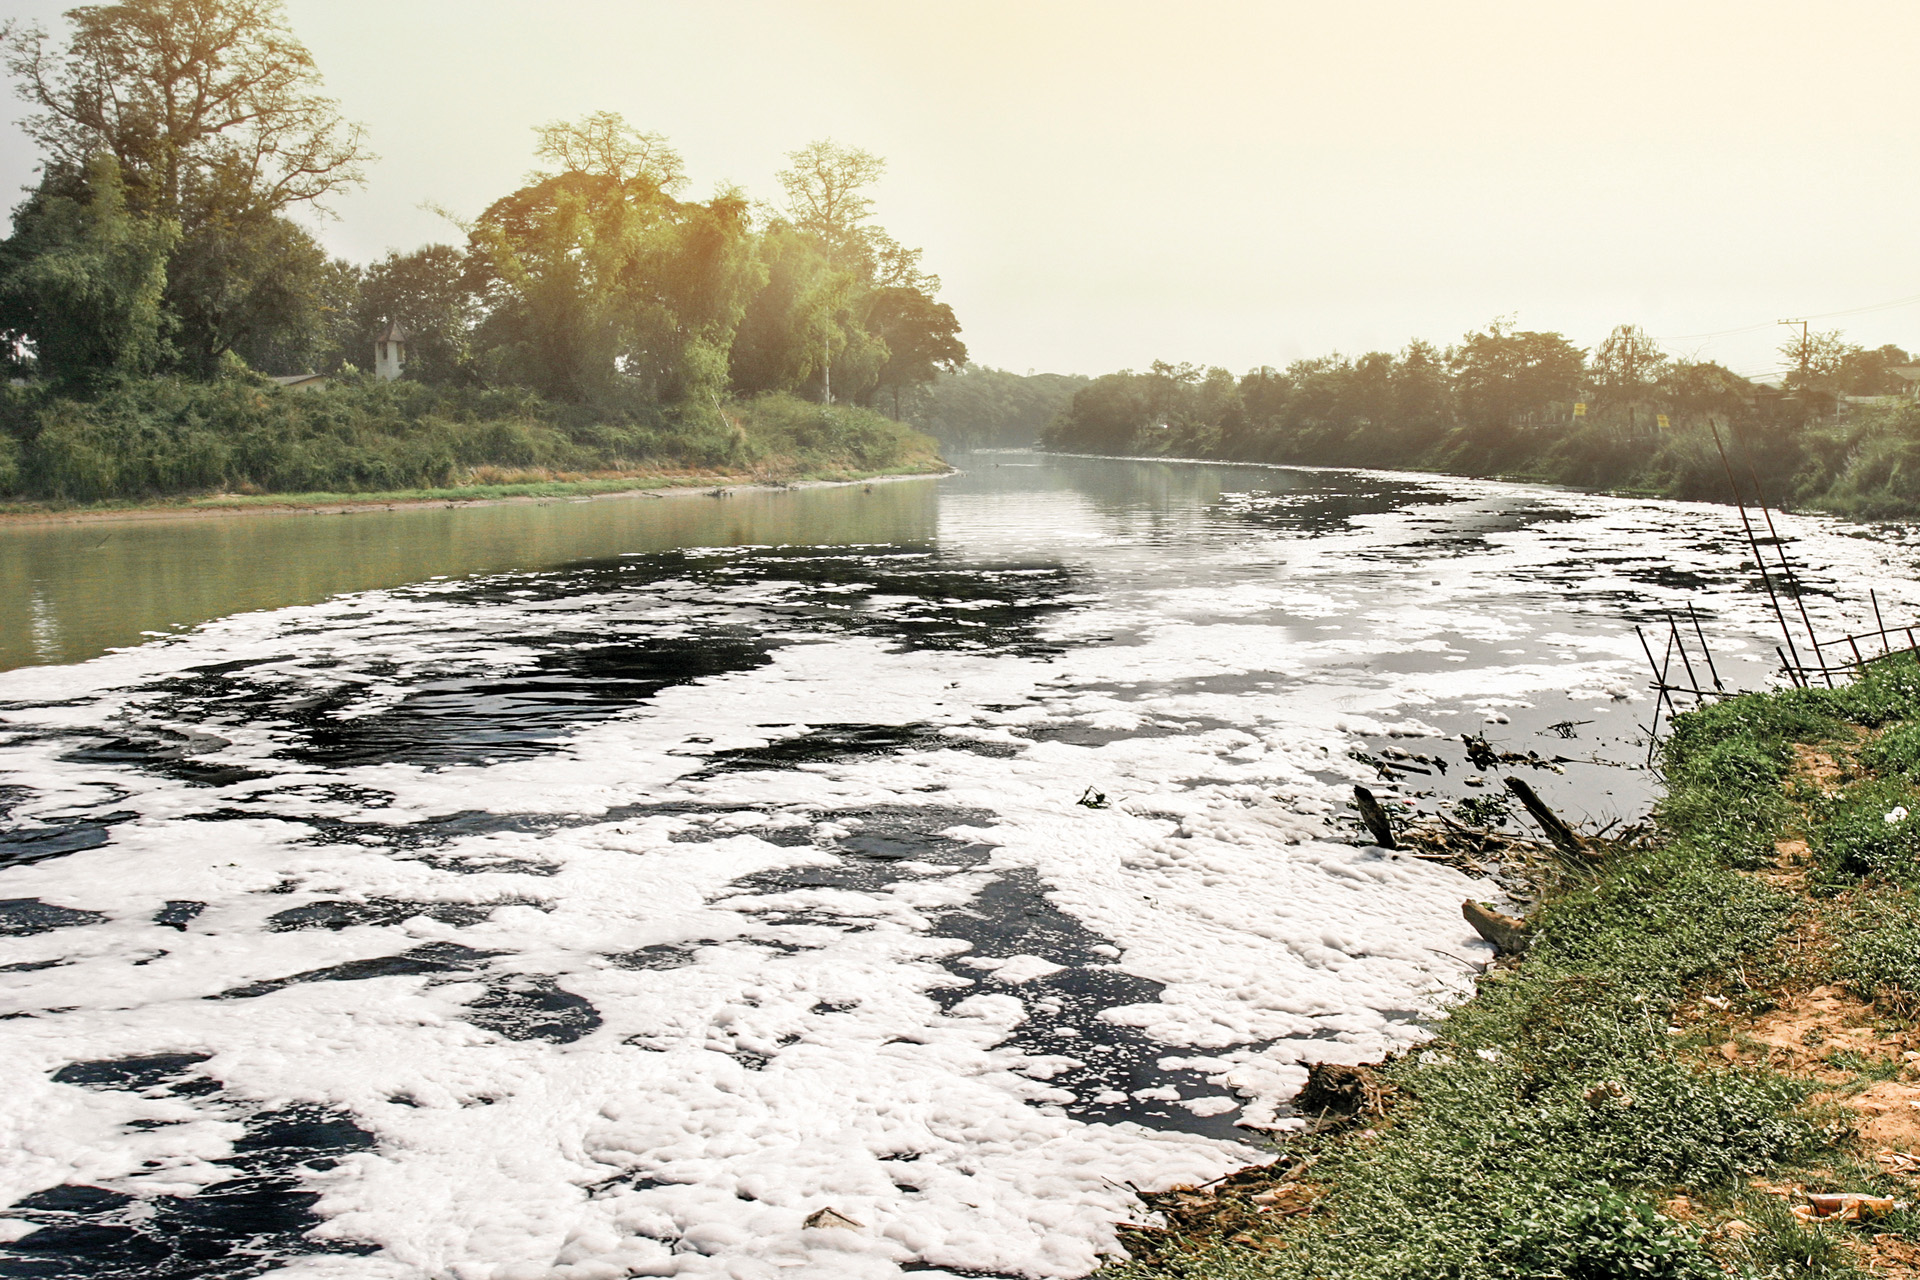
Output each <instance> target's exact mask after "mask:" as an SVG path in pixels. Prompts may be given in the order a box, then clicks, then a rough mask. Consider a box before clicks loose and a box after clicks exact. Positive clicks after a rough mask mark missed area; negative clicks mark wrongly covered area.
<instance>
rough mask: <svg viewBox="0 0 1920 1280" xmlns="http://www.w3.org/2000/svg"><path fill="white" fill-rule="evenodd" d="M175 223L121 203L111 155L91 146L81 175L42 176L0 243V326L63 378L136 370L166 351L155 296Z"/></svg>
mask: <svg viewBox="0 0 1920 1280" xmlns="http://www.w3.org/2000/svg"><path fill="white" fill-rule="evenodd" d="M179 239H180V228H179V225H178V224H177V223H174V222H171V221H166V220H163V219H158V218H152V217H142V216H140V215H138V214H135V213H133V212H131V211H129V210H128V208H127V203H126V198H125V189H124V187H123V185H122V183H121V181H120V171H119V165H118V164H117V163H115V161H114V159H113V157H112V156H109V155H97V156H95V157H94V158H93V160H92V162H91V163H90V164H89V165H88V168H87V173H86V175H85V181H82V182H75V183H71V184H68V189H67V190H65V191H62V190H60V189H59V188H58V187H57V186H55V185H54V184H42V186H41V187H40V189H39V190H37V191H35V192H34V193H33V195H32V196H31V197H29V199H28V200H27V201H26V203H25V204H23V205H21V207H20V208H19V209H18V210H16V211H15V213H14V233H13V235H12V236H11V237H9V238H8V239H7V240H6V241H5V242H3V243H0V332H3V333H4V334H5V335H6V337H7V338H8V339H9V341H10V342H11V343H12V344H13V345H16V346H17V345H18V344H19V343H20V342H21V341H22V340H24V341H26V342H28V343H31V344H32V347H33V350H34V352H35V355H36V357H37V361H38V365H39V370H40V372H41V373H42V374H43V375H45V376H47V377H49V378H51V379H53V380H55V381H60V382H67V383H80V382H89V381H95V380H98V379H100V378H103V377H106V376H109V375H112V374H137V373H144V372H147V371H148V370H151V369H153V368H155V367H156V366H158V365H159V364H160V363H161V362H162V361H163V360H165V359H166V358H167V357H168V356H169V355H170V354H171V350H172V348H171V346H170V344H169V341H168V337H169V331H170V329H171V324H170V322H169V317H168V315H167V313H166V310H165V307H164V306H163V302H162V300H163V297H164V295H165V292H166V285H167V259H168V257H169V255H170V254H171V253H172V252H173V249H174V246H175V244H176V243H178V241H179Z"/></svg>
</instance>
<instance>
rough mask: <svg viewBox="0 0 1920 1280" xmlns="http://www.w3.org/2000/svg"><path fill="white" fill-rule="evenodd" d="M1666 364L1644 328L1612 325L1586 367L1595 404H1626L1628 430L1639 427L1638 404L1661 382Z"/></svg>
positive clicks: (1630, 325)
mask: <svg viewBox="0 0 1920 1280" xmlns="http://www.w3.org/2000/svg"><path fill="white" fill-rule="evenodd" d="M1666 363H1667V357H1666V354H1665V353H1664V352H1662V351H1661V350H1660V347H1659V344H1657V343H1655V342H1654V340H1653V339H1652V338H1650V337H1648V336H1647V331H1646V330H1645V329H1642V328H1641V327H1640V326H1639V325H1637V324H1620V325H1615V326H1614V327H1613V332H1612V333H1610V334H1608V335H1607V338H1606V341H1604V342H1602V343H1601V344H1600V345H1599V346H1598V347H1597V348H1595V349H1594V353H1593V362H1592V364H1591V365H1589V366H1588V373H1589V375H1590V376H1591V377H1592V379H1593V385H1594V391H1595V397H1594V398H1595V400H1596V402H1597V403H1600V404H1616V403H1619V404H1625V405H1626V406H1627V425H1628V427H1629V429H1631V428H1632V427H1634V426H1636V425H1638V424H1637V422H1636V419H1635V411H1636V409H1637V408H1638V404H1637V402H1638V401H1640V400H1641V399H1643V398H1645V396H1646V395H1647V393H1648V392H1649V391H1650V390H1651V389H1652V388H1653V385H1654V383H1656V382H1658V381H1659V380H1660V375H1661V373H1662V372H1663V371H1664V370H1665V368H1666Z"/></svg>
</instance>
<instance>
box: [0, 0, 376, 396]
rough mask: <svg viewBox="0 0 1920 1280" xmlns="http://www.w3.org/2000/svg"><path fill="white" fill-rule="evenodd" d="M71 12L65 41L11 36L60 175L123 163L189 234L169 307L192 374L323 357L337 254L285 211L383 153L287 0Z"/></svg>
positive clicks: (164, 217) (343, 183) (164, 3)
mask: <svg viewBox="0 0 1920 1280" xmlns="http://www.w3.org/2000/svg"><path fill="white" fill-rule="evenodd" d="M66 18H67V21H68V23H69V24H70V26H71V32H70V35H69V37H68V39H67V41H66V43H65V45H64V46H60V47H55V46H54V45H53V44H52V43H51V41H50V39H49V37H48V35H47V33H46V32H45V31H43V30H41V29H40V28H38V27H31V26H22V25H20V24H17V23H10V24H8V25H7V26H6V28H5V29H4V36H5V44H6V48H7V54H6V66H7V69H8V70H9V71H10V72H11V73H12V75H13V77H14V81H15V85H16V88H17V90H18V92H19V94H20V96H21V97H22V98H24V99H25V100H26V101H27V103H28V104H29V105H30V106H31V107H32V108H33V112H32V114H30V115H29V116H28V117H27V118H26V120H25V121H24V122H23V128H24V129H25V130H26V132H27V134H28V136H29V137H31V138H32V139H33V140H34V141H36V142H37V143H39V144H40V146H41V148H42V149H43V151H44V153H45V157H46V163H45V170H46V174H47V181H48V182H49V183H50V184H52V185H53V186H54V187H55V188H56V189H57V188H59V187H60V186H62V185H64V184H68V183H72V182H75V181H84V180H85V176H86V175H87V174H90V173H91V172H92V169H91V168H90V165H91V162H92V158H93V157H94V156H96V155H100V154H106V155H110V156H112V157H113V158H114V160H115V161H116V163H117V166H118V172H119V175H120V179H121V182H122V184H123V188H124V192H125V202H126V205H127V207H128V209H129V210H130V211H131V212H133V213H135V214H137V215H140V216H144V217H148V218H152V219H155V220H157V221H159V222H161V223H173V224H176V225H178V227H179V228H180V238H179V241H178V243H177V244H176V246H175V248H174V250H173V253H172V256H171V258H170V260H169V262H168V267H167V291H166V305H167V307H168V309H169V311H170V312H171V313H172V316H173V318H174V320H175V322H176V335H175V343H176V346H177V348H178V351H179V355H180V358H181V360H182V362H183V363H184V364H185V365H186V366H187V367H188V368H190V369H192V370H193V371H195V372H197V373H199V374H202V375H210V374H212V373H213V372H215V371H216V370H217V369H218V368H219V366H220V364H221V362H222V360H223V359H224V358H226V357H227V355H228V354H229V353H233V354H235V355H238V356H240V357H242V358H251V359H265V360H272V359H276V358H279V356H284V355H286V354H287V353H292V352H302V351H306V350H309V349H311V348H312V347H313V346H314V345H315V344H316V342H317V339H318V333H317V330H316V328H315V326H316V325H317V324H318V323H319V322H320V320H321V319H322V312H321V309H320V308H319V307H318V306H317V305H313V304H312V303H311V301H310V300H311V299H314V298H316V297H317V296H318V295H319V293H320V291H321V285H322V281H323V275H324V263H325V258H324V255H323V254H321V253H320V251H319V249H318V247H317V246H316V245H315V244H314V243H313V238H312V236H311V235H309V234H308V233H307V232H305V231H304V230H303V229H301V228H300V227H298V226H297V225H295V224H294V223H292V222H290V221H288V219H287V217H286V214H287V213H288V211H289V210H291V209H293V208H296V207H300V206H316V205H321V204H323V203H324V202H325V201H326V199H327V198H328V197H329V196H332V195H335V194H337V193H338V192H340V191H341V190H343V189H345V188H347V187H349V186H351V185H354V184H356V183H358V182H359V181H360V179H361V175H362V169H363V166H364V164H365V162H366V160H367V159H368V156H367V154H366V151H365V146H364V139H363V135H362V131H361V130H360V128H359V127H358V126H356V125H352V124H348V123H347V122H345V121H343V120H342V119H341V117H340V114H339V112H338V110H337V107H336V105H335V103H334V102H333V100H332V99H330V98H328V97H326V96H325V95H324V94H322V93H321V92H320V91H319V90H320V76H319V72H318V70H317V69H316V68H315V66H314V62H313V58H312V55H310V54H309V53H308V52H307V50H306V48H305V46H303V45H302V44H301V43H300V41H299V40H298V39H296V38H295V37H294V35H293V34H292V32H291V31H290V30H289V29H288V27H287V25H286V19H285V14H284V12H283V10H282V8H281V5H280V4H279V3H278V0H122V3H117V4H95V5H84V6H81V7H79V8H76V9H72V10H69V11H68V12H67V14H66ZM276 353H277V354H276Z"/></svg>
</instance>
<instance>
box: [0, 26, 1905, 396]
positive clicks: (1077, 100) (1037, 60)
mask: <svg viewBox="0 0 1920 1280" xmlns="http://www.w3.org/2000/svg"><path fill="white" fill-rule="evenodd" d="M71 3H72V0H61V2H60V3H49V2H47V0H6V3H5V4H4V5H0V12H4V13H5V14H6V15H7V16H11V17H19V18H23V19H26V20H29V21H31V20H38V21H40V22H41V23H42V24H43V25H46V26H47V27H49V28H50V29H52V30H56V31H57V30H59V29H61V26H62V24H61V20H60V17H59V14H60V12H61V10H63V9H65V8H67V7H70V6H71ZM287 12H288V16H289V19H290V22H291V25H292V27H293V29H294V30H295V32H296V33H297V34H298V35H299V36H300V37H301V38H302V39H303V40H304V41H305V42H306V44H307V46H308V47H309V48H310V49H311V50H312V52H313V54H314V57H315V59H316V61H317V63H318V65H319V67H320V70H321V72H322V73H323V74H324V76H325V77H326V83H327V89H328V91H329V92H330V93H332V94H333V95H335V96H336V97H338V98H339V100H340V102H341V106H342V109H343V111H344V112H345V114H346V115H347V116H348V117H349V118H350V119H354V120H358V121H360V122H363V123H364V124H365V125H366V126H367V127H368V129H369V132H370V135H371V141H372V147H373V149H374V150H375V151H376V152H377V153H378V155H379V156H380V160H379V162H378V163H376V164H374V165H372V166H371V168H370V171H369V181H368V183H367V185H366V187H365V188H364V189H363V190H361V191H358V192H355V193H353V194H351V195H349V196H347V197H345V198H342V199H340V200H338V201H337V202H336V204H335V209H334V213H335V215H336V216H334V217H332V218H330V219H328V220H326V221H325V222H323V223H321V224H319V225H318V227H317V230H318V232H319V234H320V236H321V238H322V239H323V241H324V242H325V243H326V244H327V246H328V247H329V248H330V249H331V250H332V251H333V252H335V253H337V254H339V255H341V256H344V257H347V258H351V259H354V260H356V261H363V262H364V261H367V260H369V259H371V258H373V257H377V256H379V255H380V254H382V253H384V252H386V251H387V250H389V249H400V250H405V249H411V248H413V247H416V246H418V245H420V244H423V243H428V242H432V241H435V240H439V241H457V240H458V239H459V232H458V231H457V229H456V228H455V227H454V226H453V225H451V224H450V223H449V222H447V221H446V220H445V219H444V218H442V217H441V216H439V215H438V214H435V213H433V212H431V211H429V209H427V208H426V207H424V206H427V205H436V206H439V207H443V208H445V209H448V210H451V211H453V212H454V213H456V214H460V215H469V216H470V215H472V214H475V213H478V212H479V211H480V210H481V209H482V208H484V207H485V206H486V205H487V204H488V203H490V202H491V201H492V200H493V199H494V198H495V197H497V196H500V195H503V194H505V193H506V192H508V191H510V190H512V189H513V188H514V187H515V186H517V185H519V183H520V181H521V179H522V178H523V177H524V176H525V174H526V173H527V172H528V171H529V170H530V169H532V168H533V167H534V164H535V161H534V158H533V155H532V144H533V133H532V128H533V126H535V125H537V124H541V123H544V122H548V121H552V120H556V119H562V118H573V117H578V116H580V115H583V114H585V113H587V112H589V111H596V110H611V111H617V112H620V113H622V114H623V115H624V116H626V118H627V119H628V120H629V121H631V122H632V123H634V124H635V125H637V126H639V127H641V128H644V129H649V130H657V131H659V132H661V133H664V134H666V135H667V136H668V137H669V138H670V139H671V140H672V142H673V143H674V144H675V145H676V146H677V147H678V148H679V149H680V151H681V152H682V153H683V154H684V155H685V157H686V159H687V163H688V170H689V172H690V173H691V174H692V176H693V179H694V183H693V187H692V189H691V191H690V193H689V194H693V195H705V194H707V193H709V192H710V191H711V190H712V188H713V187H714V186H715V185H716V184H719V183H738V184H740V185H742V186H744V187H746V188H747V190H748V191H749V193H750V194H752V195H754V196H756V197H759V198H765V199H771V198H773V197H775V196H777V195H778V184H777V182H776V181H775V178H774V175H775V173H776V172H777V171H778V170H779V169H780V168H781V167H782V165H783V163H784V155H785V153H786V152H788V151H791V150H793V149H794V148H797V147H800V146H802V145H804V144H806V143H807V142H810V141H812V140H814V139H816V138H833V139H835V140H837V141H839V142H842V143H845V144H848V145H853V146H859V147H863V148H865V149H867V150H869V151H873V152H875V153H877V154H879V155H881V156H883V157H885V158H886V160H887V162H888V166H889V167H888V171H887V175H886V177H885V179H884V180H883V181H882V183H881V184H880V185H879V187H878V188H877V190H876V192H875V195H876V198H877V200H878V206H879V221H880V222H881V223H882V224H883V225H884V226H886V227H887V229H888V230H889V231H891V232H892V233H893V234H894V235H895V236H896V237H897V238H899V239H900V240H902V241H903V242H905V243H907V244H909V245H916V246H919V247H921V248H923V249H924V250H925V254H926V257H925V265H926V266H927V267H928V268H929V269H930V270H932V271H935V272H937V273H938V274H939V275H940V276H941V277H942V279H943V281H944V282H945V283H944V289H943V292H942V295H941V296H942V298H943V300H945V301H947V302H949V303H951V304H952V305H953V308H954V310H955V312H956V313H957V314H958V316H959V318H960V322H961V325H962V328H963V337H964V338H965V340H966V342H967V343H968V346H969V348H970V350H971V352H972V354H973V357H974V359H975V360H977V361H979V362H981V363H984V364H991V365H995V366H999V367H1002V368H1009V369H1013V370H1015V371H1016V372H1026V371H1027V370H1029V369H1036V370H1045V371H1054V372H1071V373H1088V374H1097V373H1101V372H1105V371H1108V370H1111V369H1116V368H1122V367H1132V368H1139V367H1143V366H1145V365H1146V364H1148V363H1149V362H1151V361H1153V360H1155V359H1164V360H1170V361H1193V362H1196V363H1202V364H1219V365H1224V366H1226V367H1228V368H1229V369H1232V370H1234V371H1235V372H1239V371H1243V370H1245V369H1248V368H1252V367H1254V366H1257V365H1261V364H1273V365H1284V364H1285V363H1287V362H1288V361H1291V360H1294V359H1298V358H1301V357H1305V356H1318V355H1324V354H1328V353H1330V352H1335V351H1338V352H1343V353H1347V354H1358V353H1360V352H1363V351H1368V350H1375V349H1397V348H1399V347H1401V346H1402V345H1404V344H1405V343H1406V342H1407V341H1408V340H1409V339H1412V338H1424V339H1426V340H1428V341H1431V342H1434V343H1436V344H1440V345H1444V344H1446V343H1448V342H1451V341H1455V340H1457V339H1458V338H1459V337H1460V335H1462V334H1463V333H1465V332H1467V331H1469V330H1472V329H1476V328H1480V327H1483V326H1484V325H1486V324H1487V323H1488V322H1489V321H1490V320H1492V319H1494V318H1495V317H1513V318H1514V319H1515V320H1516V322H1517V323H1518V325H1519V327H1521V328H1524V329H1548V330H1555V331H1558V332H1561V333H1564V334H1566V335H1567V337H1569V338H1571V339H1572V340H1573V341H1575V342H1576V343H1579V344H1580V345H1583V346H1592V345H1595V344H1597V343H1598V342H1599V341H1600V340H1601V339H1602V338H1603V337H1604V336H1605V334H1606V332H1607V331H1608V329H1610V328H1611V327H1612V326H1613V325H1615V324H1619V323H1623V322H1630V323H1637V324H1640V325H1642V326H1644V327H1645V328H1646V329H1647V331H1648V332H1649V333H1651V334H1653V335H1654V336H1656V337H1657V338H1659V339H1661V340H1662V345H1663V346H1664V347H1665V348H1666V349H1667V350H1668V351H1670V352H1672V353H1674V354H1676V355H1684V356H1689V357H1693V358H1701V359H1716V360H1720V361H1722V362H1724V363H1726V364H1728V365H1729V366H1730V367H1732V368H1733V369H1735V370H1736V371H1739V372H1741V373H1746V374H1750V375H1758V374H1765V373H1768V372H1770V371H1772V370H1774V369H1776V368H1778V367H1779V365H1780V363H1781V361H1780V359H1779V357H1778V356H1777V355H1776V354H1775V348H1776V347H1777V346H1778V344H1779V343H1780V342H1782V341H1784V340H1785V338H1786V336H1787V330H1785V329H1783V328H1781V327H1779V326H1778V325H1777V324H1776V323H1775V322H1776V321H1777V320H1780V319H1783V318H1795V317H1802V316H1812V317H1821V318H1817V319H1815V320H1814V327H1815V328H1816V329H1840V330H1842V331H1844V332H1845V334H1846V336H1847V338H1848V340H1850V341H1854V342H1859V343H1863V344H1865V345H1868V346H1878V345H1880V344H1882V343H1886V342H1893V343H1898V344H1900V345H1901V346H1903V347H1907V348H1908V349H1910V350H1911V349H1913V348H1916V347H1920V269H1917V268H1920V237H1916V232H1915V218H1914V212H1915V206H1916V199H1915V197H1916V195H1920V163H1917V161H1920V154H1917V151H1920V148H1917V145H1916V144H1920V138H1917V137H1916V134H1920V75H1916V74H1915V58H1916V55H1920V5H1916V4H1914V3H1912V0H1902V2H1900V3H1873V2H1869V0H1862V2H1858V3H1848V2H1846V0H1837V2H1833V3H1828V4H1825V5H1818V6H1816V5H1808V4H1804V3H1800V4H1792V5H1789V4H1784V3H1775V2H1774V0H1744V2H1742V3H1687V2H1685V0H1665V2H1664V3H1644V4H1643V3H1634V2H1631V0H1616V2H1613V3H1606V4H1597V3H1584V4H1583V3H1573V2H1569V0H1558V2H1556V3H1551V4H1542V3H1539V0H1526V2H1525V3H1506V2H1490V0H1452V2H1450V3H1446V4H1434V3H1431V2H1430V0H1427V2H1423V3H1385V2H1375V3H1369V2H1367V0H1346V2H1344V3H1338V4H1334V3H1327V2H1326V0H1314V2H1313V3H1295V2H1294V0H1265V2H1261V3H1242V2H1239V0H1183V2H1182V3H1178V4H1175V3H1171V2H1170V0H1158V2H1156V3H1142V2H1138V0H1097V2H1091V0H973V2H969V3H959V2H949V3H935V2H932V0H921V2H919V3H911V2H909V0H765V2H762V0H699V2H698V3H695V2H694V0H672V2H661V0H544V2H543V3H540V4H529V3H526V2H525V0H405V3H403V4H395V3H392V0H384V2H382V3H370V2H365V0H289V3H288V5H287ZM23 110H24V108H22V107H20V106H19V105H18V104H17V103H11V102H9V103H8V104H7V105H6V106H5V108H4V113H5V114H6V115H7V116H8V118H9V120H11V119H14V118H17V116H18V115H19V114H20V113H21V111H23ZM35 163H36V157H35V155H34V152H33V149H32V147H31V145H30V144H29V143H28V142H27V141H26V140H25V139H24V138H22V137H21V136H20V135H19V133H18V132H17V130H14V129H12V128H8V129H6V130H5V131H4V136H3V137H0V185H4V186H6V187H16V186H22V185H25V184H28V183H30V182H31V181H32V180H33V167H34V164H35ZM1889 303H1897V304H1899V305H1891V306H1888V305H1882V304H1889ZM1834 313H1845V314H1834Z"/></svg>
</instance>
